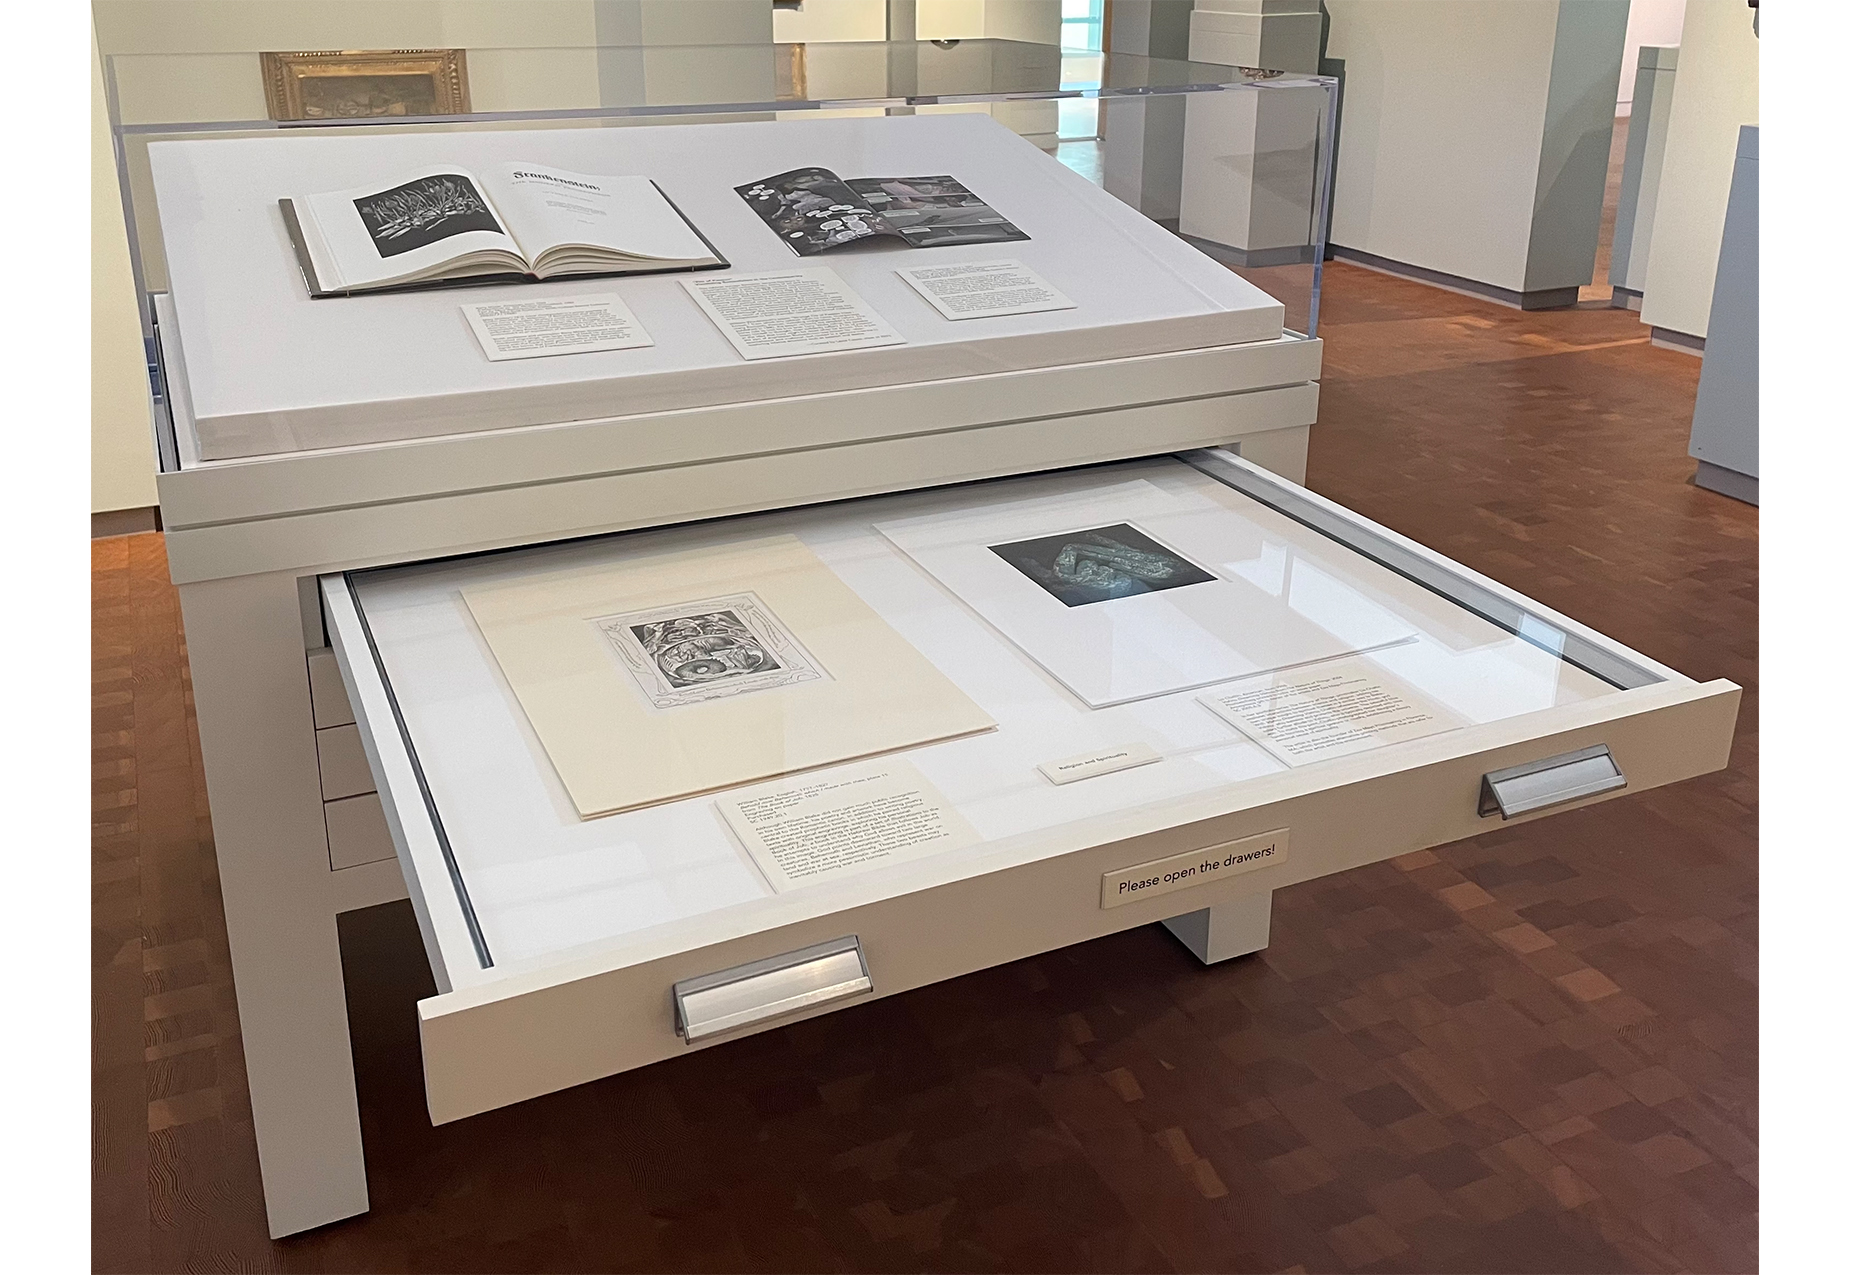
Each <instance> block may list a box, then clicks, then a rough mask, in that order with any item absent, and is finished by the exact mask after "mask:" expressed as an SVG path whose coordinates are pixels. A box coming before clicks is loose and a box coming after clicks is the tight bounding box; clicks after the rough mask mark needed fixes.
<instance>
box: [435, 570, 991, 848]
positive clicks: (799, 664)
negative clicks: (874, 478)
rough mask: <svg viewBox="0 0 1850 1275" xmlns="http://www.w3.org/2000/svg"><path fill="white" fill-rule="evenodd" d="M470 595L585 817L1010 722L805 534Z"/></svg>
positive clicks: (465, 592)
mask: <svg viewBox="0 0 1850 1275" xmlns="http://www.w3.org/2000/svg"><path fill="white" fill-rule="evenodd" d="M463 599H464V601H465V602H467V604H468V606H469V610H470V613H471V614H472V615H474V617H475V621H476V624H477V625H479V626H480V628H481V631H482V634H483V636H484V637H485V638H486V639H487V641H488V645H489V648H490V650H492V651H493V652H494V655H495V659H496V661H497V662H498V663H499V664H500V666H501V671H502V673H503V675H504V676H506V678H507V680H508V684H509V685H510V686H511V687H512V688H513V690H514V694H515V695H516V696H517V697H518V698H519V700H520V705H521V708H522V709H523V710H524V711H525V712H526V715H527V720H528V721H529V722H530V723H531V724H532V726H533V730H534V733H535V734H537V735H538V736H539V738H540V742H541V744H542V745H543V746H544V747H545V749H546V754H547V756H548V757H549V758H550V759H551V760H552V764H553V768H554V769H555V770H556V771H557V772H558V774H559V778H560V779H561V780H562V781H563V782H564V784H565V787H566V790H567V792H569V793H570V794H571V798H572V803H573V805H574V806H575V807H576V808H577V810H578V813H579V814H580V815H581V816H583V817H585V818H590V817H591V816H593V815H601V814H612V813H615V812H617V811H619V810H628V809H632V808H634V807H637V806H646V805H651V804H653V803H656V802H661V801H671V800H674V799H675V798H678V797H686V796H691V795H693V794H696V793H703V792H712V791H714V790H716V789H720V788H727V787H731V786H732V785H735V784H742V783H750V782H753V781H755V780H762V779H769V778H773V777H775V776H778V775H783V774H788V773H790V772H793V771H799V770H806V769H810V768H813V767H816V766H826V765H830V764H833V763H835V762H841V761H847V760H850V759H853V758H857V757H868V756H872V755H874V754H877V753H884V752H890V751H893V750H895V749H900V748H910V747H914V746H917V745H919V744H925V743H930V742H933V741H935V740H940V739H950V738H953V737H956V736H959V735H968V734H973V733H975V732H978V731H983V730H990V729H993V728H994V727H995V722H994V720H993V719H992V718H990V717H989V715H988V714H986V713H984V712H983V710H982V709H980V708H978V707H977V705H976V704H975V703H973V702H972V701H971V700H970V698H969V697H968V696H966V695H965V694H964V693H963V692H962V691H960V690H958V688H957V687H956V685H955V684H953V683H952V682H951V681H950V680H949V679H948V678H946V677H945V676H944V675H943V674H942V673H940V672H939V671H938V670H937V668H936V667H935V666H933V665H932V664H931V662H930V661H928V660H927V659H925V657H924V656H922V655H920V654H919V653H918V651H917V650H915V649H914V648H913V647H912V646H911V644H909V643H908V642H907V641H906V640H905V639H904V638H902V637H900V635H899V634H898V633H896V632H894V631H893V629H892V628H891V627H890V626H888V624H887V623H886V622H885V621H884V620H882V619H881V618H880V617H879V616H878V615H877V614H876V613H875V612H874V611H873V609H872V608H871V607H869V606H868V605H867V604H866V603H865V602H863V601H862V600H861V599H860V597H859V596H857V595H856V594H855V592H854V591H853V590H852V589H850V588H849V587H848V586H847V585H846V584H844V583H842V581H841V580H840V578H839V577H837V576H836V575H835V573H834V572H833V571H830V570H829V568H828V567H827V566H826V565H824V564H823V562H822V561H821V560H820V559H819V558H817V557H816V555H815V554H814V553H812V552H810V550H809V549H808V548H807V547H805V546H804V545H803V544H802V542H801V541H799V540H797V539H796V538H795V537H793V536H778V537H773V538H769V539H765V540H758V541H752V542H749V543H746V544H742V545H729V546H724V547H719V548H713V549H702V550H694V551H690V552H682V553H672V554H664V555H656V556H653V557H644V558H639V559H637V560H636V561H634V562H629V563H625V564H624V565H622V566H613V567H597V568H585V569H580V570H576V571H571V572H565V573H559V574H555V575H550V576H545V577H542V578H539V579H534V580H525V581H521V582H519V583H517V584H503V585H492V586H485V587H482V588H475V589H465V590H463Z"/></svg>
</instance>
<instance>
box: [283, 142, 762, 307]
mask: <svg viewBox="0 0 1850 1275" xmlns="http://www.w3.org/2000/svg"><path fill="white" fill-rule="evenodd" d="M281 203H282V208H283V217H284V220H285V221H286V222H288V223H289V227H290V231H291V238H292V239H294V241H295V245H296V253H297V255H298V257H300V259H301V264H302V275H303V278H304V279H305V280H306V281H307V283H308V290H309V293H310V295H312V296H316V297H326V296H343V295H346V294H349V293H354V292H378V291H384V290H387V289H393V288H410V287H440V286H454V285H456V284H459V283H474V282H487V281H490V280H495V279H510V278H520V277H524V278H527V279H533V280H538V279H554V278H558V277H560V276H563V275H616V274H645V273H650V272H656V271H666V270H718V269H723V268H724V267H725V266H726V265H727V264H728V263H727V261H726V259H725V258H724V257H722V256H720V255H719V253H718V252H717V251H716V250H715V249H714V247H713V245H712V244H710V243H708V242H707V240H706V237H705V236H703V235H702V234H701V233H700V232H699V231H698V230H697V229H695V228H694V225H693V223H692V222H690V221H688V220H687V218H686V216H685V215H684V214H683V213H682V212H681V210H680V209H679V208H676V207H675V205H674V203H673V201H672V200H670V199H669V198H668V196H666V195H665V194H663V193H662V191H661V188H660V187H658V186H657V185H656V184H655V183H654V182H652V181H650V180H649V179H648V178H647V177H592V176H587V175H585V174H583V173H569V172H564V171H562V170H560V169H556V168H544V167H541V166H540V165H537V164H504V165H502V166H501V168H500V169H499V170H498V171H497V172H495V173H494V174H492V175H491V176H490V177H489V178H487V179H483V178H482V177H478V176H477V175H476V174H474V173H471V172H469V171H468V170H467V169H464V168H460V167H458V166H456V165H453V164H452V165H446V166H443V167H439V168H429V169H425V170H423V171H421V172H418V173H414V174H411V175H408V176H407V177H406V178H405V180H403V181H400V182H398V183H396V184H395V185H392V186H387V187H385V188H383V189H380V188H378V187H376V186H368V187H363V188H361V189H358V190H341V191H333V192H330V193H325V194H316V195H304V196H299V197H297V198H295V199H285V200H282V201H281Z"/></svg>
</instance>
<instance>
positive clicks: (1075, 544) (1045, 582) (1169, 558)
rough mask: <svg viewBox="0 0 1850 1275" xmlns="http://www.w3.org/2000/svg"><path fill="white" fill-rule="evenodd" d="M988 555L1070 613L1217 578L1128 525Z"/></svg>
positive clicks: (995, 549)
mask: <svg viewBox="0 0 1850 1275" xmlns="http://www.w3.org/2000/svg"><path fill="white" fill-rule="evenodd" d="M989 551H990V552H991V553H993V554H995V555H996V556H997V557H999V558H1001V559H1002V560H1003V561H1004V562H1006V563H1008V564H1009V565H1010V566H1011V567H1014V568H1015V570H1017V571H1019V572H1021V573H1022V574H1023V575H1025V576H1027V577H1028V579H1030V580H1032V581H1034V583H1036V584H1038V585H1040V586H1041V588H1043V589H1045V590H1047V592H1049V593H1051V594H1053V596H1054V597H1056V598H1058V599H1059V600H1060V601H1062V602H1064V603H1065V604H1066V605H1067V606H1069V607H1082V606H1089V605H1090V604H1092V603H1094V602H1109V601H1111V600H1112V599H1114V598H1128V597H1131V596H1133V595H1134V594H1139V593H1159V592H1161V591H1162V590H1164V589H1180V588H1182V587H1183V586H1184V585H1190V584H1206V583H1207V582H1208V581H1210V580H1213V579H1216V578H1217V577H1216V576H1215V575H1214V573H1213V572H1211V571H1203V570H1202V569H1201V568H1200V567H1198V566H1196V565H1195V564H1194V563H1192V562H1190V561H1189V560H1188V559H1187V558H1184V557H1182V556H1181V555H1180V554H1178V553H1176V552H1175V551H1174V550H1173V549H1168V548H1165V547H1164V546H1162V545H1159V544H1157V543H1156V541H1154V540H1152V539H1150V537H1148V536H1146V535H1144V534H1143V532H1141V531H1139V530H1137V528H1135V527H1133V526H1131V525H1130V524H1129V523H1127V522H1119V523H1113V524H1112V525H1111V526H1109V527H1094V528H1092V529H1091V530H1089V531H1069V532H1066V533H1064V534H1062V535H1058V536H1042V537H1040V538H1039V539H1037V540H1017V541H1015V542H1014V543H1013V544H1006V545H990V546H989Z"/></svg>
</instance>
